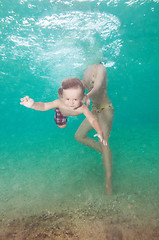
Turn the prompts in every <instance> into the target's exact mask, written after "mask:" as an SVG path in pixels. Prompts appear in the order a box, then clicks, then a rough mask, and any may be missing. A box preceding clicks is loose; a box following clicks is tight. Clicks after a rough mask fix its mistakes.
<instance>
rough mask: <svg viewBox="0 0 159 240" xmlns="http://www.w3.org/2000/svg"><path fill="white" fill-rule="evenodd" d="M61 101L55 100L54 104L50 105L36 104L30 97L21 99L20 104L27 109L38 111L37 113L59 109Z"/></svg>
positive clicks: (50, 103) (49, 103)
mask: <svg viewBox="0 0 159 240" xmlns="http://www.w3.org/2000/svg"><path fill="white" fill-rule="evenodd" d="M59 101H60V100H59V99H57V100H55V101H53V102H48V103H43V102H34V100H33V99H31V98H29V97H28V96H26V97H24V98H21V102H20V104H21V105H23V106H25V107H28V108H32V109H34V110H37V111H47V110H50V109H52V108H56V107H59V105H60V103H59Z"/></svg>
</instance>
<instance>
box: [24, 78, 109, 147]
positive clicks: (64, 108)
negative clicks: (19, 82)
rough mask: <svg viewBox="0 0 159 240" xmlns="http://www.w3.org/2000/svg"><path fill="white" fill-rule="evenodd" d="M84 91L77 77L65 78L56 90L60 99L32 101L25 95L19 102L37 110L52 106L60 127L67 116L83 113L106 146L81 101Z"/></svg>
mask: <svg viewBox="0 0 159 240" xmlns="http://www.w3.org/2000/svg"><path fill="white" fill-rule="evenodd" d="M84 92H85V89H84V86H83V84H82V82H81V81H80V80H79V79H78V78H67V79H65V80H63V81H62V87H61V88H59V90H58V94H59V97H60V99H57V100H55V101H53V102H48V103H43V102H34V100H33V99H31V98H29V97H28V96H26V97H24V98H21V103H20V104H21V105H24V106H25V107H28V108H32V109H34V110H38V111H47V110H50V109H53V108H54V109H55V122H56V124H57V125H58V127H60V128H64V127H66V124H67V116H78V115H79V114H84V115H85V116H86V118H87V120H88V121H89V122H90V124H91V126H92V127H93V128H94V129H95V130H96V132H97V134H96V135H95V136H98V138H99V140H100V142H102V143H103V145H104V146H106V145H107V142H106V141H105V140H104V138H103V133H102V130H101V128H100V126H99V124H98V122H97V120H96V119H95V117H94V116H93V114H92V113H91V112H90V111H89V109H88V108H87V106H86V105H84V104H83V103H82V99H83V98H84V97H85V94H84Z"/></svg>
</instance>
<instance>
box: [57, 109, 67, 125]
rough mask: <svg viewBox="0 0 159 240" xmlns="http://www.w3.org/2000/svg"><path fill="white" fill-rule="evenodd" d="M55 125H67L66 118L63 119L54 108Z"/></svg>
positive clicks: (58, 110)
mask: <svg viewBox="0 0 159 240" xmlns="http://www.w3.org/2000/svg"><path fill="white" fill-rule="evenodd" d="M54 120H55V123H56V124H57V125H60V126H62V125H65V124H66V123H67V117H65V116H64V115H63V114H62V113H61V112H60V109H59V108H55V118H54Z"/></svg>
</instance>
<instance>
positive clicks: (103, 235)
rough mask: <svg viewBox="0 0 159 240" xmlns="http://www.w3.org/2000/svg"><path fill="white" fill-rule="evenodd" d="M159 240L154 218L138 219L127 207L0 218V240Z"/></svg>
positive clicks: (93, 208)
mask: <svg viewBox="0 0 159 240" xmlns="http://www.w3.org/2000/svg"><path fill="white" fill-rule="evenodd" d="M36 239H38V240H49V239H52V240H64V239H67V240H76V239H80V240H159V221H158V218H152V217H151V218H147V217H146V216H145V217H144V216H141V215H139V214H138V211H134V209H133V208H132V207H131V206H128V208H127V211H123V212H121V211H120V212H119V211H118V209H117V208H116V207H115V203H114V208H113V209H109V208H108V207H107V208H105V207H102V206H101V207H100V208H96V207H95V205H92V204H90V205H88V206H87V207H85V208H78V209H76V210H75V209H74V210H70V209H63V210H60V211H58V210H57V211H56V212H47V213H41V214H35V215H32V216H26V217H22V218H21V217H19V218H15V219H12V220H5V221H3V220H2V219H1V221H0V240H36Z"/></svg>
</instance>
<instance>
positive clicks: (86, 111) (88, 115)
mask: <svg viewBox="0 0 159 240" xmlns="http://www.w3.org/2000/svg"><path fill="white" fill-rule="evenodd" d="M82 109H83V114H84V115H85V116H86V118H87V120H88V121H89V122H90V124H91V125H92V127H93V128H94V129H95V130H96V132H97V134H96V135H95V136H98V138H99V140H100V141H101V142H102V143H103V145H105V146H106V145H107V141H106V140H105V139H104V138H103V132H102V129H101V127H100V125H99V123H98V122H97V120H96V119H95V117H94V116H93V114H92V113H91V112H90V111H89V109H88V108H87V107H86V106H85V105H84V104H83V106H82Z"/></svg>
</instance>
